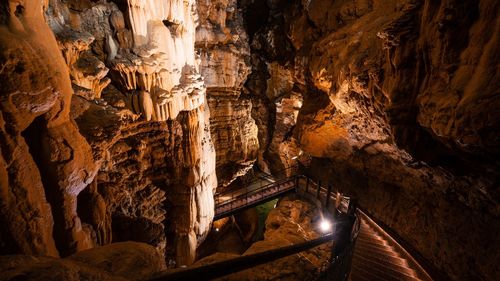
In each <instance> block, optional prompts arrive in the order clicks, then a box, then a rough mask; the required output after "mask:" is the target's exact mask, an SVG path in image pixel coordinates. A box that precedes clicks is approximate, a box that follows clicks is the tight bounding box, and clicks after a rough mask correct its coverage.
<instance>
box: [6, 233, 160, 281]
mask: <svg viewBox="0 0 500 281" xmlns="http://www.w3.org/2000/svg"><path fill="white" fill-rule="evenodd" d="M165 267H166V266H165V261H164V260H163V258H162V256H161V255H159V254H158V252H156V251H155V249H154V248H153V247H151V246H149V245H146V244H142V243H136V242H126V243H116V244H112V245H107V246H102V247H97V248H94V249H91V250H86V251H82V252H80V253H78V254H76V255H72V256H70V257H68V258H65V259H55V258H49V257H32V256H22V255H15V256H0V272H2V275H1V276H0V280H2V281H8V280H61V281H79V280H96V281H97V280H143V279H147V278H149V277H152V276H153V275H154V274H156V273H158V272H160V271H162V270H164V269H165Z"/></svg>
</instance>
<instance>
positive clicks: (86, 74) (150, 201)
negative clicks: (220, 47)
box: [0, 0, 242, 265]
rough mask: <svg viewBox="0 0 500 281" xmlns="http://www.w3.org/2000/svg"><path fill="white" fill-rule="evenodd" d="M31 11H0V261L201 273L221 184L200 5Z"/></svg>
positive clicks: (11, 7) (56, 4)
mask: <svg viewBox="0 0 500 281" xmlns="http://www.w3.org/2000/svg"><path fill="white" fill-rule="evenodd" d="M25 2H26V3H24V2H23V3H21V2H16V1H8V2H6V3H3V4H1V5H2V6H1V7H2V14H1V15H2V17H1V22H0V24H1V26H0V32H1V34H2V37H1V40H0V47H1V48H0V61H1V63H2V65H3V66H2V71H1V72H0V77H1V78H2V87H1V88H2V89H1V90H0V91H1V92H0V93H1V113H2V114H1V120H2V122H0V124H1V128H2V130H1V132H2V133H1V139H2V142H1V151H2V157H1V160H0V163H2V166H1V167H2V168H1V169H0V171H1V172H0V173H1V183H2V185H1V190H2V192H1V195H0V199H1V201H0V204H1V211H0V219H1V222H2V225H3V226H5V227H2V230H1V234H0V241H1V243H0V253H2V254H3V253H23V254H33V255H51V256H58V255H59V254H60V255H63V256H67V255H69V254H72V253H74V252H76V251H80V250H84V249H88V248H91V247H95V246H98V245H106V244H109V243H111V242H119V241H126V240H133V241H140V242H146V243H148V244H150V245H153V246H154V247H155V248H156V249H157V250H158V252H159V253H160V254H161V255H168V256H175V260H176V261H177V265H185V264H189V263H191V262H192V261H193V260H194V256H195V250H196V247H197V246H198V244H199V243H200V242H201V241H202V240H203V239H204V238H205V236H206V235H207V231H208V230H209V228H210V225H211V222H212V218H213V212H214V202H213V193H214V191H215V188H216V186H217V178H216V176H215V150H214V147H213V143H212V141H211V137H210V130H209V110H208V105H207V102H206V95H205V91H206V88H205V85H204V80H203V78H202V77H201V75H200V71H199V69H200V60H199V59H197V58H196V56H195V49H194V43H195V28H196V22H197V9H196V1H171V2H172V3H170V4H169V5H164V2H163V1H156V2H155V1H152V2H148V3H142V2H137V1H117V2H109V1H100V2H94V1H73V0H69V1H59V0H55V1H50V2H48V3H46V2H45V1H25ZM146 18H147V19H148V20H147V21H146V20H145V19H146ZM49 27H50V29H49ZM54 34H55V36H54ZM110 70H111V71H110ZM108 71H109V72H108ZM228 75H232V73H229V74H228ZM111 81H112V82H113V85H110V82H111ZM239 83H240V84H241V83H242V82H239ZM73 93H75V95H73ZM74 120H76V122H75V121H74ZM52 229H53V230H52ZM167 237H168V242H167Z"/></svg>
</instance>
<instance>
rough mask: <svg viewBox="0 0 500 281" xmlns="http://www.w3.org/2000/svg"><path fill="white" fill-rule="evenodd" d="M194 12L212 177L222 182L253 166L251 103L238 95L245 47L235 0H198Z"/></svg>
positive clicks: (244, 71)
mask: <svg viewBox="0 0 500 281" xmlns="http://www.w3.org/2000/svg"><path fill="white" fill-rule="evenodd" d="M198 14H199V18H200V24H199V25H198V28H197V30H196V48H197V49H198V50H199V52H200V59H201V65H200V71H201V73H202V75H203V77H204V78H205V85H206V86H207V98H208V105H209V107H210V113H211V114H210V131H211V134H212V139H213V141H214V145H215V150H216V152H217V153H216V154H217V177H218V179H219V184H220V185H222V186H226V185H228V184H229V183H231V182H232V181H233V180H234V179H235V178H236V177H238V176H241V175H243V174H245V173H246V172H247V171H248V170H249V169H250V168H251V167H252V166H253V163H254V161H255V159H256V157H257V149H258V147H259V142H258V139H257V126H256V125H255V121H254V120H253V119H252V116H251V111H252V103H251V100H250V99H249V98H248V96H246V95H244V94H242V88H243V84H244V83H245V81H246V79H247V76H248V74H249V73H250V61H249V56H250V49H249V46H248V38H247V34H246V31H245V29H244V23H243V18H242V14H241V11H240V10H239V9H238V7H237V1H236V0H229V1H228V0H220V1H219V0H218V1H198Z"/></svg>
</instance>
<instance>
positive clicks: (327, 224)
mask: <svg viewBox="0 0 500 281" xmlns="http://www.w3.org/2000/svg"><path fill="white" fill-rule="evenodd" d="M319 228H320V229H321V231H322V232H324V233H326V232H329V231H330V230H332V225H331V224H330V222H329V221H327V220H322V221H321V223H320V225H319Z"/></svg>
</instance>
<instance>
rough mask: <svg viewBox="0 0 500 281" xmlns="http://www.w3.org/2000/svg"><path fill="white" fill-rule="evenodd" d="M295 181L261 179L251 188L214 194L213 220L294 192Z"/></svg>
mask: <svg viewBox="0 0 500 281" xmlns="http://www.w3.org/2000/svg"><path fill="white" fill-rule="evenodd" d="M297 181H298V177H297V176H292V177H289V178H286V179H284V180H279V181H273V180H272V179H270V180H267V181H266V180H265V179H262V181H261V182H259V181H257V182H254V185H253V187H252V185H250V186H248V187H244V188H241V189H238V190H232V191H228V192H225V193H219V194H216V196H215V216H214V220H218V219H221V218H224V217H227V216H230V215H232V214H234V213H237V212H239V211H242V210H244V209H247V208H251V207H254V206H257V205H259V204H262V203H265V202H267V201H270V200H273V199H275V198H278V197H281V196H283V195H284V194H287V193H289V192H295V191H296V188H297ZM259 183H260V186H259Z"/></svg>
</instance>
